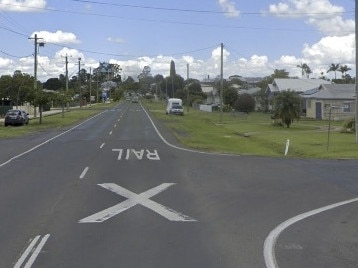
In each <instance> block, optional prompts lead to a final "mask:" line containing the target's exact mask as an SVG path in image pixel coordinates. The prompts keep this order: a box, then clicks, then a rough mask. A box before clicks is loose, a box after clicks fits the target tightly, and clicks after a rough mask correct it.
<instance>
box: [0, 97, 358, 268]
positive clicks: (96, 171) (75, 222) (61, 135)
mask: <svg viewBox="0 0 358 268" xmlns="http://www.w3.org/2000/svg"><path fill="white" fill-rule="evenodd" d="M163 113H164V110H163ZM168 116H169V115H168ZM186 116H190V114H187V115H185V116H184V117H183V120H185V117H186ZM152 120H154V119H151V118H150V116H149V115H148V114H147V112H146V111H145V110H144V108H143V107H142V106H141V104H140V103H121V104H119V105H117V106H116V107H114V108H113V109H110V110H107V111H104V112H102V113H100V114H98V115H97V116H94V117H93V118H90V119H89V120H86V121H85V122H83V123H82V124H79V125H77V126H75V127H73V128H71V129H67V130H66V131H62V132H60V131H55V130H54V131H49V132H45V133H42V134H39V135H32V136H27V137H25V138H16V139H10V140H9V139H6V140H0V148H1V151H0V174H1V175H0V217H1V220H0V241H1V245H0V267H4V268H8V267H46V268H48V267H50V268H51V267H61V268H63V267H70V268H72V267H74V268H79V267H80V268H81V267H86V268H91V267H96V268H97V267H116V268H117V267H135V268H137V267H156V268H157V267H165V268H167V267H181V268H182V267H206V268H208V267H248V268H256V267H258V268H261V267H268V268H271V267H289V268H294V267H306V268H309V267H312V268H320V267H325V268H327V267H328V268H329V267H332V268H333V267H334V268H337V267H358V227H357V226H358V200H357V197H358V175H357V174H358V162H357V160H333V161H326V160H325V161H323V160H304V159H288V158H267V157H255V156H232V155H220V154H207V153H201V152H195V151H192V150H186V149H183V148H181V147H180V146H179V145H178V144H176V141H175V139H174V138H173V137H172V136H171V134H170V133H169V132H168V131H167V130H165V129H164V128H163V127H162V126H160V125H159V124H157V123H156V122H155V120H154V121H152Z"/></svg>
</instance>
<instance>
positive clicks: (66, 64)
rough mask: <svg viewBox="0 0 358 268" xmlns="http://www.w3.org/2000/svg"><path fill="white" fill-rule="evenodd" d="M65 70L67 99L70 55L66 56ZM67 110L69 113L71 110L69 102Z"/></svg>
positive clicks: (66, 95)
mask: <svg viewBox="0 0 358 268" xmlns="http://www.w3.org/2000/svg"><path fill="white" fill-rule="evenodd" d="M65 69H66V72H65V80H66V94H65V97H66V99H67V97H68V55H67V54H66V56H65ZM66 110H67V111H69V110H70V103H69V102H68V101H67V102H66Z"/></svg>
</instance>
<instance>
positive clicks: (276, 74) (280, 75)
mask: <svg viewBox="0 0 358 268" xmlns="http://www.w3.org/2000/svg"><path fill="white" fill-rule="evenodd" d="M289 74H290V73H289V72H287V71H286V70H285V69H281V70H278V69H275V71H274V73H273V74H272V75H271V77H272V78H289Z"/></svg>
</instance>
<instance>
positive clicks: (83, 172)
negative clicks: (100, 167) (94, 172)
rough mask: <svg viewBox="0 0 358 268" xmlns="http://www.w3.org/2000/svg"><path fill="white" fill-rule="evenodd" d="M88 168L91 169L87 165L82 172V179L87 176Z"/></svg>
mask: <svg viewBox="0 0 358 268" xmlns="http://www.w3.org/2000/svg"><path fill="white" fill-rule="evenodd" d="M88 169H89V167H85V169H84V170H83V171H82V173H81V175H80V179H83V178H84V177H85V176H86V173H87V171H88Z"/></svg>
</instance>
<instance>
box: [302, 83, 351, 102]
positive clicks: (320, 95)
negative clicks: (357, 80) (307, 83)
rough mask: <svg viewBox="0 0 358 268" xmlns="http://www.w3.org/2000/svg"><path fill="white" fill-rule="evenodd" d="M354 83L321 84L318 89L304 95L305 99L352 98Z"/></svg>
mask: <svg viewBox="0 0 358 268" xmlns="http://www.w3.org/2000/svg"><path fill="white" fill-rule="evenodd" d="M355 88H356V85H355V84H329V85H321V86H320V87H319V91H317V92H316V93H314V94H312V95H309V96H305V98H307V99H331V100H333V99H334V100H354V99H355Z"/></svg>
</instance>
